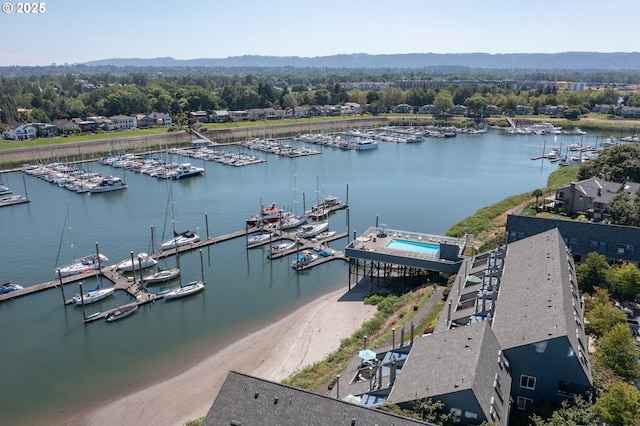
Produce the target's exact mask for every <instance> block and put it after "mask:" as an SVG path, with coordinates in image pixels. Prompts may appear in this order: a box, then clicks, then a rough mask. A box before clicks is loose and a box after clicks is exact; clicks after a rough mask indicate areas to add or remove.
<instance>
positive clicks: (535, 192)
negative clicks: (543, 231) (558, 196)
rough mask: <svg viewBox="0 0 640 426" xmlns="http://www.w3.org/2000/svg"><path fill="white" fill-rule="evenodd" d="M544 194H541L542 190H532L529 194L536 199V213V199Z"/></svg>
mask: <svg viewBox="0 0 640 426" xmlns="http://www.w3.org/2000/svg"><path fill="white" fill-rule="evenodd" d="M543 195H544V194H543V193H542V189H540V188H538V189H534V190H533V192H532V193H531V196H532V197H536V212H537V211H538V199H539V198H540V197H542V196H543Z"/></svg>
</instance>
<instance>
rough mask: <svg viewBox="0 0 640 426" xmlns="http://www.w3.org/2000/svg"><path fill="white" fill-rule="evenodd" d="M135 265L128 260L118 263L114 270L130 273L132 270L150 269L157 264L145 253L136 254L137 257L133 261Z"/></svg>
mask: <svg viewBox="0 0 640 426" xmlns="http://www.w3.org/2000/svg"><path fill="white" fill-rule="evenodd" d="M134 262H135V263H132V262H131V259H130V260H123V261H122V262H120V263H118V265H117V266H116V269H117V270H118V271H121V272H132V271H133V270H134V269H135V270H139V269H145V268H150V267H152V266H155V265H157V264H158V261H157V260H155V259H154V258H152V257H151V256H149V255H148V254H147V253H138V255H137V256H136V257H135V259H134Z"/></svg>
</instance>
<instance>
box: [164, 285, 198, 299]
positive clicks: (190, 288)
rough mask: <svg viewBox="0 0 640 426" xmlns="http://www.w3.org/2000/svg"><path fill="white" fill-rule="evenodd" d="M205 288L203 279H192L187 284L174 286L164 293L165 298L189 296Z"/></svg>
mask: <svg viewBox="0 0 640 426" xmlns="http://www.w3.org/2000/svg"><path fill="white" fill-rule="evenodd" d="M202 290H204V282H203V281H191V282H190V283H187V284H182V285H180V287H177V288H174V289H173V290H170V291H168V292H167V293H165V294H164V298H165V300H171V299H177V298H179V297H185V296H189V295H190V294H194V293H197V292H199V291H202Z"/></svg>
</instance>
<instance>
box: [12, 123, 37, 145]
mask: <svg viewBox="0 0 640 426" xmlns="http://www.w3.org/2000/svg"><path fill="white" fill-rule="evenodd" d="M36 136H37V133H36V128H35V127H34V126H32V125H31V124H14V125H11V126H8V127H7V130H6V131H5V132H4V138H5V139H9V140H13V141H25V140H29V139H35V138H36Z"/></svg>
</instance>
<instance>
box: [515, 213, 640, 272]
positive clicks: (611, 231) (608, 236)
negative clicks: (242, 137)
mask: <svg viewBox="0 0 640 426" xmlns="http://www.w3.org/2000/svg"><path fill="white" fill-rule="evenodd" d="M554 228H558V231H560V235H562V240H563V241H564V243H565V245H566V246H567V247H569V248H570V249H571V254H572V256H573V261H574V262H575V263H582V262H583V261H584V259H586V258H587V256H588V255H589V253H591V252H596V253H598V254H601V255H603V256H604V257H606V259H607V261H609V262H611V263H613V262H619V261H622V262H629V263H632V264H634V265H636V266H638V267H640V247H639V246H638V241H640V228H636V227H633V226H622V225H611V224H605V223H599V222H579V221H571V220H563V219H549V218H541V217H533V216H519V215H509V216H507V224H506V238H507V241H509V242H513V241H516V240H521V239H524V238H528V237H530V236H533V235H537V234H540V233H543V232H546V231H549V230H551V229H554Z"/></svg>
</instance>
